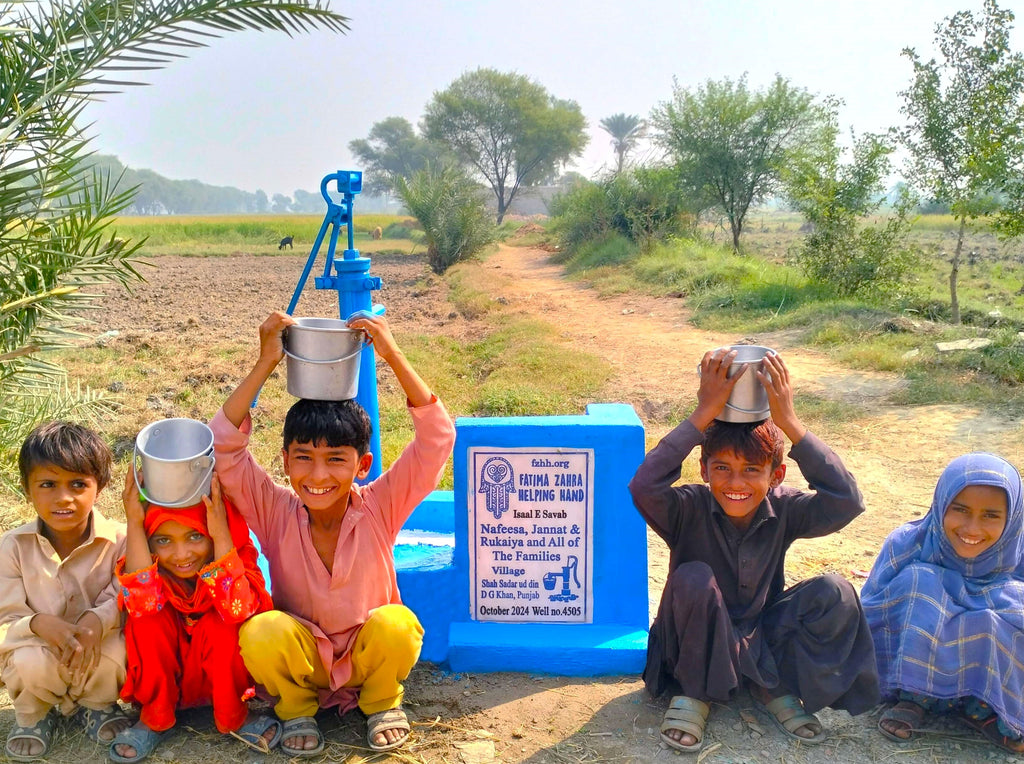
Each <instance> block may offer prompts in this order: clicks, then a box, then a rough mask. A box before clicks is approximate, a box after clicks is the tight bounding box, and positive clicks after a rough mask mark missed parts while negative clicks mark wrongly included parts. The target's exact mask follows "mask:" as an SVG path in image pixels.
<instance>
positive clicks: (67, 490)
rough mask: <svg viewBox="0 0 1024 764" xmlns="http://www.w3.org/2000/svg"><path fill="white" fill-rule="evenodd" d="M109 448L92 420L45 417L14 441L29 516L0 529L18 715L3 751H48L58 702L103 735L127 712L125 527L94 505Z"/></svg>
mask: <svg viewBox="0 0 1024 764" xmlns="http://www.w3.org/2000/svg"><path fill="white" fill-rule="evenodd" d="M110 464H111V455H110V449H109V448H108V447H107V445H106V443H104V442H103V440H102V439H101V438H100V437H99V436H98V435H97V434H96V433H95V432H92V431H91V430H89V429H87V428H85V427H82V426H80V425H76V424H71V423H68V422H48V423H46V424H43V425H40V426H39V427H37V428H36V429H35V430H33V431H32V432H31V433H30V434H29V436H28V438H26V440H25V442H24V444H23V445H22V447H21V454H20V457H19V460H18V466H19V469H20V472H21V484H22V488H23V489H24V490H25V494H26V496H27V497H28V499H29V501H31V503H32V506H33V508H34V509H35V511H36V513H37V514H38V515H39V517H38V518H36V519H35V520H33V521H31V522H29V523H26V524H25V525H22V526H21V527H19V528H14V529H13V530H10V531H7V532H6V533H4V534H3V535H2V536H0V685H3V686H5V687H6V688H7V692H8V694H9V695H10V696H11V702H12V703H13V705H14V714H15V720H16V724H15V726H14V728H13V729H12V730H11V732H10V734H9V735H8V736H7V744H6V751H5V752H6V754H7V756H8V757H9V758H11V759H15V760H17V761H32V760H35V759H41V758H43V757H45V756H46V754H47V753H48V752H49V749H50V743H51V742H52V740H53V732H54V727H55V726H56V724H57V715H56V714H55V713H54V709H57V710H58V711H59V712H60V713H61V714H63V715H64V716H69V715H71V714H72V713H75V714H76V716H77V718H78V719H79V720H80V721H81V723H82V724H83V725H84V726H85V729H86V732H87V733H88V735H89V737H90V738H92V739H93V740H95V741H96V742H99V743H109V742H110V741H111V740H112V739H113V738H114V736H115V735H116V734H117V733H118V732H120V731H121V730H122V729H124V728H126V727H128V726H129V725H130V722H129V720H128V718H127V717H126V716H125V715H124V713H123V712H122V711H121V710H120V707H119V706H118V705H117V697H118V692H119V690H120V688H121V685H122V684H123V682H124V677H125V648H124V637H123V636H122V634H121V617H120V614H119V612H118V609H117V590H118V585H117V578H116V577H115V576H114V563H115V561H116V560H117V559H118V557H120V556H121V555H123V554H124V551H125V543H124V539H125V530H124V525H123V524H121V523H115V522H112V521H110V520H108V519H106V518H105V517H103V516H102V515H100V514H99V513H97V512H94V511H93V503H94V502H95V500H96V495H97V494H98V493H99V492H100V491H101V490H103V488H104V486H106V484H107V483H108V482H109V480H110Z"/></svg>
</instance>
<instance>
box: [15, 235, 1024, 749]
mask: <svg viewBox="0 0 1024 764" xmlns="http://www.w3.org/2000/svg"><path fill="white" fill-rule="evenodd" d="M152 262H153V263H154V264H155V265H156V266H157V268H156V269H147V270H146V277H147V279H148V282H147V283H146V284H143V285H140V286H138V287H136V289H135V292H134V295H133V296H131V297H129V296H127V295H126V294H125V293H124V292H123V291H121V290H120V289H109V290H108V297H107V298H106V299H105V301H104V304H103V307H102V310H101V311H98V312H97V315H96V316H95V318H96V320H97V322H98V325H97V327H96V331H97V333H99V332H106V331H111V330H116V331H117V332H119V335H118V336H117V337H116V338H115V339H113V340H112V342H114V343H115V345H114V346H115V347H116V346H117V345H116V343H120V342H125V343H129V342H132V343H138V342H140V341H145V342H147V343H149V344H150V345H151V346H153V345H160V346H168V347H178V346H181V347H182V348H185V347H186V346H188V345H194V344H196V343H200V342H207V341H209V342H213V343H220V344H231V343H238V344H239V345H242V346H245V347H253V346H254V345H253V343H254V342H255V327H256V326H257V325H258V324H259V322H260V321H261V320H262V319H263V318H264V317H265V316H266V314H267V313H268V312H269V311H270V310H271V309H273V308H283V307H284V306H285V305H286V304H287V302H288V298H289V297H290V296H291V292H292V290H293V289H294V285H295V281H296V279H297V277H298V274H299V272H300V270H301V263H302V259H301V258H300V257H296V258H292V257H287V258H286V257H251V256H247V255H244V254H239V255H237V256H233V257H226V258H208V259H200V258H180V257H156V258H152ZM480 267H482V268H484V269H485V270H486V271H487V277H488V279H487V283H489V284H492V285H493V286H492V295H491V296H492V297H493V298H494V299H499V298H501V299H502V301H504V302H505V303H507V304H508V305H509V306H510V307H511V309H512V310H516V311H522V312H524V313H528V314H530V315H533V316H535V317H538V318H541V319H544V320H547V321H549V322H550V323H552V324H553V325H557V326H558V327H560V328H561V331H562V337H563V339H564V340H565V342H566V343H567V344H571V345H573V346H576V347H579V348H581V349H584V350H587V351H589V352H591V353H594V354H596V355H600V356H603V357H605V358H607V359H608V360H609V361H610V362H611V363H612V364H613V365H614V367H615V368H616V369H617V372H616V376H615V378H614V380H613V381H612V383H610V384H609V385H608V387H607V394H606V396H605V398H604V400H608V401H625V402H628V403H630V404H632V405H633V406H634V407H635V408H636V410H637V412H638V413H639V415H640V417H641V419H643V420H644V422H645V424H646V426H647V429H648V436H649V438H650V437H652V436H653V437H657V436H660V435H661V434H663V433H664V432H665V431H666V430H667V429H668V427H669V425H670V422H671V420H672V419H673V418H674V412H683V413H682V415H683V416H685V412H687V411H688V410H689V408H691V407H692V405H693V401H694V393H695V391H696V382H697V379H696V374H695V371H694V370H695V366H696V363H697V360H698V359H699V357H700V356H701V354H702V353H703V352H704V351H705V350H707V349H709V348H711V347H715V346H717V345H722V344H730V343H733V342H736V341H738V340H740V339H743V338H740V337H735V336H727V335H713V334H709V333H707V332H704V331H699V330H696V329H694V328H693V327H692V326H691V325H690V324H689V323H688V321H687V315H686V312H685V309H684V308H683V306H682V304H681V303H682V301H680V300H675V299H672V298H661V299H655V298H648V297H636V298H634V297H615V298H610V299H599V298H598V297H597V296H596V294H595V293H594V292H593V291H591V290H588V289H586V288H585V287H583V286H580V285H578V284H575V283H573V282H569V281H565V280H564V279H562V277H561V271H560V269H559V268H558V267H557V266H553V265H550V264H549V263H548V262H547V260H546V254H545V253H544V252H541V251H539V250H531V249H521V248H508V247H503V248H502V249H501V250H500V251H499V252H498V253H497V254H496V255H494V256H492V257H491V258H489V259H488V260H487V261H486V262H485V263H484V264H483V265H482V266H480ZM373 273H374V274H375V275H378V276H381V277H382V279H383V280H384V284H385V287H384V289H383V290H382V291H381V292H380V293H379V294H378V297H377V301H379V302H382V303H384V304H385V305H386V306H387V308H388V316H389V319H390V321H391V324H392V326H393V328H394V330H395V334H396V336H397V337H398V339H399V342H401V338H402V335H403V334H411V333H439V334H445V335H447V336H451V337H455V338H467V337H472V336H477V335H479V334H480V333H481V332H482V331H483V327H481V326H480V325H478V324H476V323H475V322H473V321H470V320H467V319H466V318H464V317H463V316H461V315H459V314H458V312H457V311H455V309H454V308H453V306H452V304H451V303H450V302H449V301H448V299H447V288H446V286H445V284H444V282H443V281H441V280H439V279H432V278H429V271H428V269H427V267H426V265H425V263H424V261H423V260H422V259H420V258H418V257H411V256H388V255H381V256H375V257H374V261H373ZM300 306H301V307H300V310H299V311H298V313H300V314H302V315H322V316H333V315H336V314H337V307H336V302H335V300H334V299H332V295H328V294H326V293H318V292H314V290H312V287H311V286H310V288H309V290H308V291H307V292H306V294H305V296H304V297H303V300H302V302H301V303H300ZM747 339H750V340H753V341H756V342H757V343H758V344H764V345H769V346H772V347H775V348H776V349H778V350H779V351H780V352H781V353H782V354H783V356H784V358H785V359H786V362H787V364H788V365H789V366H790V368H791V369H792V370H793V374H794V378H795V379H796V380H797V387H798V391H803V392H808V393H814V394H816V395H818V396H822V397H826V398H835V399H837V400H842V401H844V402H847V403H853V404H856V405H857V406H859V407H861V409H862V410H863V411H864V414H863V416H859V417H857V418H856V419H852V420H846V421H830V422H823V423H819V424H816V426H815V429H816V431H817V432H818V433H819V434H820V435H821V436H823V437H824V439H825V440H826V441H827V442H829V443H830V444H831V445H833V447H834V448H835V449H836V450H837V451H838V452H839V453H840V455H841V456H842V457H843V459H844V460H845V461H846V463H847V465H848V466H849V467H850V468H851V470H852V471H853V473H854V474H855V475H856V476H857V478H858V480H859V482H860V485H861V488H862V490H863V492H864V494H865V496H866V499H867V505H868V511H867V512H866V513H865V514H864V515H863V516H862V517H860V518H858V520H857V521H855V522H854V523H853V524H852V525H851V526H849V527H848V528H847V529H845V530H844V531H843V532H842V533H840V534H836V535H835V536H832V537H829V538H827V539H822V540H817V541H815V542H801V543H799V544H798V545H797V546H795V547H794V548H793V550H792V551H791V552H790V554H789V557H788V566H787V572H788V576H789V577H790V578H791V579H792V580H798V579H799V578H802V577H805V576H807V575H810V574H813V573H816V572H820V571H824V570H829V571H834V572H838V573H840V574H842V575H844V576H846V577H847V578H849V579H851V580H852V581H854V582H855V583H856V584H857V585H859V583H860V582H861V581H862V579H863V576H864V574H865V572H866V571H867V570H868V569H869V568H870V566H871V563H872V561H873V559H874V556H875V554H876V553H877V550H878V548H879V546H880V544H881V541H882V540H883V539H884V538H885V536H886V535H887V534H888V533H889V531H891V530H892V529H893V528H894V527H895V526H896V525H898V524H899V523H901V522H903V521H905V520H908V519H911V518H913V517H917V516H920V515H921V514H923V513H924V512H925V511H926V510H927V507H928V504H929V502H930V497H931V492H932V489H933V487H934V484H935V480H936V478H937V476H938V474H939V472H940V471H941V469H942V467H943V466H945V464H946V463H947V462H948V461H949V460H950V459H951V458H952V457H954V456H956V455H958V454H960V453H963V452H965V451H969V450H978V449H985V450H993V451H997V452H1000V453H1002V454H1003V455H1005V456H1006V457H1007V458H1009V459H1010V460H1011V461H1014V462H1015V463H1018V464H1021V463H1024V436H1022V430H1021V426H1020V422H1016V421H1005V420H1001V419H998V418H995V417H992V416H990V415H988V414H986V412H983V411H978V410H973V409H967V408H962V407H953V406H930V407H921V408H913V409H911V408H900V407H894V406H891V405H889V404H888V402H887V396H888V395H889V394H890V393H891V392H892V391H893V390H894V389H896V388H898V386H899V385H900V380H899V379H898V378H896V377H893V376H889V375H883V374H875V373H865V372H853V371H850V370H849V369H844V368H841V367H838V366H836V365H835V364H834V363H832V362H831V361H830V360H829V358H828V357H827V356H825V355H824V354H822V353H820V352H817V351H814V350H809V349H807V348H804V347H801V346H800V345H799V338H798V337H796V336H795V335H792V334H777V335H768V334H765V335H758V336H757V337H751V338H747ZM183 352H184V350H183ZM246 363H248V362H246ZM244 371H246V367H245V364H241V365H239V368H238V369H237V370H236V374H242V373H244ZM190 373H192V370H191V369H186V368H181V369H174V370H169V371H168V374H169V375H170V376H173V377H174V378H175V380H177V381H178V383H180V380H181V379H184V378H185V375H187V374H190ZM179 378H180V379H179ZM169 384H170V381H169ZM150 413H152V412H150ZM212 413H213V411H208V412H202V415H203V416H209V415H211V414H212ZM453 413H454V414H456V415H457V414H459V413H462V412H458V411H454V412H453ZM179 415H184V416H189V415H191V414H190V413H189V412H187V411H186V412H183V413H181V414H179ZM787 479H789V480H790V481H791V482H794V481H799V472H798V470H796V469H795V466H793V465H791V469H790V472H789V477H788V478H787ZM649 556H650V569H651V574H650V592H649V597H650V600H651V602H652V603H656V601H657V598H658V597H659V596H660V591H661V587H662V585H663V582H664V576H665V566H666V561H667V559H666V558H667V556H666V554H665V552H664V549H663V545H662V544H661V542H660V541H658V540H657V539H653V538H652V540H651V544H650V552H649ZM666 702H667V701H666V700H664V699H663V700H660V701H655V700H652V699H651V698H650V697H648V696H647V695H646V693H644V691H643V686H642V684H641V682H640V681H639V678H638V677H635V676H626V677H605V678H598V679H592V680H591V679H588V680H584V679H566V678H558V677H545V676H530V675H519V674H488V675H481V674H474V675H459V674H453V673H450V672H448V671H445V670H444V669H443V668H440V667H437V666H433V665H429V664H423V665H421V666H418V667H417V668H416V670H415V671H414V673H413V675H412V677H411V678H410V682H409V684H408V687H407V704H406V707H407V709H408V711H409V712H410V716H411V718H412V719H413V720H414V722H415V723H416V724H415V732H414V738H413V740H412V742H411V743H410V745H408V746H407V747H406V749H405V750H404V753H402V754H401V756H400V757H399V758H400V759H402V760H405V761H426V762H466V763H467V764H475V763H476V762H488V761H503V762H537V763H540V762H552V763H553V762H583V761H586V762H599V761H603V762H647V761H670V760H673V757H675V756H676V755H678V754H676V753H674V752H672V751H670V750H666V749H665V748H663V747H662V746H661V745H660V743H659V738H658V731H657V730H658V725H659V723H660V719H661V715H662V713H663V712H664V708H665V704H666ZM877 713H878V712H877V711H876V712H875V713H872V714H865V715H863V716H861V717H856V718H851V717H850V716H849V715H847V714H845V713H838V712H831V711H828V710H826V711H824V712H822V713H821V714H820V717H821V719H822V721H823V723H824V724H825V726H826V727H827V728H828V729H829V730H830V738H829V740H828V741H827V742H826V743H824V744H822V745H819V746H807V745H803V744H800V743H796V742H792V741H790V740H788V739H786V738H785V737H783V735H782V734H781V733H780V732H778V731H777V730H776V728H775V727H774V726H773V725H772V723H771V721H770V720H769V719H768V718H767V717H765V716H763V715H762V714H760V713H758V712H757V711H755V710H754V708H753V704H752V702H751V701H750V698H749V697H748V696H746V695H745V694H743V695H741V696H740V697H739V698H737V699H736V701H735V702H733V703H732V704H730V705H728V706H716V707H715V708H714V710H713V712H712V716H711V719H710V722H709V725H708V731H707V738H706V740H707V743H706V746H705V750H704V751H703V752H702V753H701V754H700V756H699V757H689V758H691V760H696V761H700V762H769V761H771V762H774V761H787V762H808V763H811V762H836V761H839V762H860V761H863V762H883V761H887V760H889V759H892V758H897V757H898V758H900V759H901V760H903V761H910V762H974V761H978V760H993V761H995V760H1003V759H1004V758H1006V759H1007V760H1009V761H1013V760H1015V759H1014V757H1012V756H1008V755H1007V754H1004V753H1003V752H1002V751H997V750H995V749H993V748H991V747H989V746H987V745H985V744H984V743H982V742H981V741H980V740H979V739H978V738H977V737H976V736H975V735H973V734H971V733H969V732H968V731H967V730H966V728H961V727H960V726H959V725H958V724H957V723H956V722H948V723H946V722H942V721H940V722H937V723H936V731H935V734H932V735H926V736H923V737H920V738H919V739H918V740H916V741H915V742H914V743H913V744H908V745H902V746H899V745H896V744H893V743H890V742H889V741H887V740H886V739H884V738H883V737H881V735H879V734H878V732H877V730H876V729H875V724H876V722H877ZM321 721H322V724H323V727H324V729H325V732H326V734H327V738H328V746H327V749H326V750H325V752H324V754H323V756H322V757H321V758H320V761H332V762H338V761H361V760H363V757H366V758H368V759H372V758H373V757H371V756H370V755H369V751H368V750H367V749H365V747H363V746H364V744H363V730H364V725H363V723H362V721H361V720H360V719H358V718H346V719H344V720H342V721H338V720H337V718H336V717H335V716H333V715H332V714H328V713H324V714H322V719H321ZM12 723H13V713H12V711H11V709H10V707H9V705H7V706H4V707H0V734H6V731H7V728H9V726H10V725H11V724H12ZM66 728H67V731H66V733H65V734H63V735H62V736H61V737H59V738H58V741H57V744H56V745H55V746H54V749H53V751H52V754H51V757H50V760H51V761H62V762H71V761H75V762H92V761H101V760H103V759H104V758H105V751H104V750H103V749H100V748H98V747H96V746H94V745H93V744H92V743H91V742H89V741H88V739H87V738H85V737H84V735H83V734H82V733H81V731H80V730H79V729H78V728H77V727H74V726H73V725H70V724H69V725H66ZM212 729H213V728H212V721H211V719H210V717H209V715H208V714H207V713H198V712H195V713H193V712H190V713H188V714H186V715H183V717H182V719H181V720H180V723H179V727H178V730H177V731H176V732H175V733H174V735H173V736H172V737H171V738H170V739H169V740H167V741H166V742H165V743H164V744H163V745H162V747H161V748H160V749H159V750H158V753H157V754H156V758H157V760H161V759H162V760H166V761H183V762H199V761H235V760H242V761H259V760H263V759H265V758H268V759H270V760H281V759H283V756H282V755H281V754H279V753H274V754H272V755H271V756H270V757H263V756H260V755H258V754H254V753H247V752H244V750H243V749H242V748H241V747H240V745H239V744H237V743H235V742H234V741H231V740H222V739H220V736H218V735H216V733H215V732H212ZM380 758H382V759H383V758H384V757H380ZM314 761H316V759H314Z"/></svg>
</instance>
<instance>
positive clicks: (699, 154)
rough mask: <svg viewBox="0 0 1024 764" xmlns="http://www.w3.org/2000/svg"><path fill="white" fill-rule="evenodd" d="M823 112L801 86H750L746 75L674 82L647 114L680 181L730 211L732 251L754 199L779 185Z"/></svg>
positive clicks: (779, 81)
mask: <svg viewBox="0 0 1024 764" xmlns="http://www.w3.org/2000/svg"><path fill="white" fill-rule="evenodd" d="M825 119H827V110H825V109H823V108H821V107H820V106H819V105H817V104H816V103H815V101H814V97H813V96H812V95H811V94H810V93H808V92H807V91H806V90H803V89H801V88H797V87H794V86H793V85H791V84H790V83H789V81H788V80H786V79H783V78H782V77H780V76H777V77H776V78H775V81H774V82H773V83H772V85H771V86H770V87H769V88H768V89H767V90H763V91H751V90H750V89H748V87H747V78H746V75H744V76H743V77H741V78H740V79H739V80H736V81H732V80H730V79H724V80H722V81H721V82H715V81H713V80H708V81H707V82H706V83H704V84H703V85H702V86H700V87H698V88H697V89H696V90H692V91H691V90H686V89H685V88H681V87H679V84H678V83H676V84H675V86H674V97H673V99H672V100H671V101H668V102H666V103H663V104H661V105H660V106H658V107H656V108H655V109H654V112H653V114H652V117H651V121H652V123H653V125H654V127H655V129H656V141H657V142H658V143H659V144H660V145H661V146H663V147H664V148H665V149H666V150H667V151H668V153H669V155H670V156H671V157H672V159H673V160H674V161H675V163H676V166H677V168H678V171H679V174H680V176H681V179H682V182H683V184H684V186H686V187H688V188H689V189H691V192H692V193H693V194H695V195H696V196H697V197H698V198H703V199H705V200H706V202H707V203H708V204H709V205H713V206H716V207H718V208H720V209H721V210H722V212H723V213H724V214H725V216H726V218H728V220H729V226H730V228H731V230H732V244H733V247H734V248H735V249H737V250H738V249H739V246H740V234H741V233H742V232H743V223H744V220H745V219H746V216H747V213H748V212H749V211H750V208H751V206H753V205H754V204H756V203H758V202H760V201H762V200H764V199H765V198H766V197H767V196H769V195H770V194H772V193H773V192H775V191H776V189H777V187H778V184H779V177H780V173H781V172H782V169H783V168H784V167H785V166H786V165H787V164H788V163H790V162H792V161H794V160H796V159H797V158H798V157H799V156H800V155H801V154H802V153H803V152H805V151H806V150H807V148H808V147H809V146H811V145H813V143H814V142H815V141H816V140H817V139H818V138H819V135H820V127H821V125H822V124H823V121H824V120H825Z"/></svg>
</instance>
